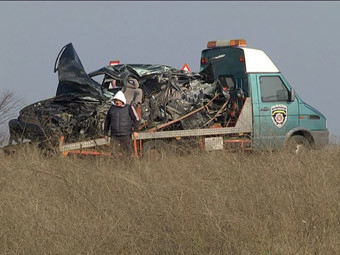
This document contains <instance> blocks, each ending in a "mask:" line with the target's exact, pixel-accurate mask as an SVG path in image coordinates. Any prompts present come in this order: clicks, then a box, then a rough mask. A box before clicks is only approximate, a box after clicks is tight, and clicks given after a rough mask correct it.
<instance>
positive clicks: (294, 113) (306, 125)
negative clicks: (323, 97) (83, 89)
mask: <svg viewBox="0 0 340 255" xmlns="http://www.w3.org/2000/svg"><path fill="white" fill-rule="evenodd" d="M200 74H204V75H205V76H206V78H207V81H208V82H214V81H217V80H218V81H220V82H221V84H222V85H223V87H224V88H225V89H228V91H229V92H230V99H229V100H228V102H227V103H226V104H223V106H222V107H221V109H219V110H218V111H217V112H216V114H215V115H214V116H213V118H211V119H210V120H209V121H208V122H211V121H216V119H217V118H218V117H220V115H221V114H222V112H227V113H228V114H227V115H228V116H226V118H225V120H226V121H225V123H224V124H223V123H214V124H213V125H210V126H209V128H204V125H203V126H202V127H199V128H194V129H185V130H164V129H165V128H166V127H169V126H170V125H172V124H174V123H176V122H179V121H182V120H183V119H185V118H189V117H190V116H193V115H194V114H196V113H197V112H199V111H203V110H205V111H209V104H210V102H208V103H207V104H205V105H204V106H202V107H201V108H199V109H195V110H194V111H193V112H191V113H188V114H186V115H184V116H181V117H180V118H177V119H174V120H172V121H170V122H168V123H164V124H162V125H159V126H156V127H153V128H151V129H149V130H145V131H142V132H139V135H138V137H137V138H136V139H135V140H134V148H135V154H136V156H140V155H142V154H143V151H144V152H145V150H146V149H150V148H154V149H155V148H156V149H157V147H162V146H167V144H168V143H169V142H174V143H183V142H188V143H190V144H192V145H193V144H194V145H195V146H198V147H199V148H201V149H203V150H206V151H213V150H222V149H226V148H230V147H232V148H234V147H235V145H237V146H238V147H240V148H241V149H242V150H247V149H249V150H263V149H279V148H282V147H284V146H291V148H292V149H293V150H294V151H296V152H297V153H299V152H300V151H301V150H303V149H305V148H313V149H319V148H322V147H324V146H326V145H327V144H328V142H329V131H328V129H327V120H326V117H325V116H324V115H323V114H322V113H321V112H319V111H318V110H316V109H315V108H313V107H312V106H310V105H309V104H307V103H305V102H304V101H303V100H302V98H301V97H300V96H299V95H297V93H296V92H295V90H294V88H293V87H292V86H291V85H290V84H289V82H288V81H287V80H286V79H285V77H284V76H283V74H282V73H281V72H280V70H279V69H278V67H277V66H276V65H275V64H274V63H273V61H272V60H271V59H270V58H269V56H268V55H267V54H266V53H265V52H264V51H263V50H260V49H254V48H250V47H247V42H246V40H244V39H235V40H217V41H216V40H215V41H209V42H208V44H207V48H206V49H204V50H203V51H202V53H201V63H200ZM214 99H215V98H213V99H212V100H214ZM102 145H108V142H106V141H105V140H104V138H98V139H92V140H88V141H82V142H76V143H69V144H65V143H63V138H62V139H61V140H60V144H59V150H60V151H61V152H62V153H63V155H68V154H70V153H76V154H86V155H88V154H92V155H110V153H108V152H100V151H98V150H96V149H91V150H89V148H98V147H100V146H102Z"/></svg>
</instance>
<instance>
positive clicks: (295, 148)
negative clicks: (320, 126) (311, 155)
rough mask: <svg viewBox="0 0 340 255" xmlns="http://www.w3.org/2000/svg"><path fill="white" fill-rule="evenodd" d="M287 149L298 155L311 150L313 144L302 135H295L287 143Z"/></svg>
mask: <svg viewBox="0 0 340 255" xmlns="http://www.w3.org/2000/svg"><path fill="white" fill-rule="evenodd" d="M286 149H287V150H288V151H289V152H292V153H294V154H296V155H298V154H301V153H304V152H306V151H310V150H311V144H310V143H309V141H308V140H307V139H306V138H305V137H304V136H302V135H294V136H292V137H291V138H289V140H288V141H287V143H286Z"/></svg>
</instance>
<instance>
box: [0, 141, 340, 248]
mask: <svg viewBox="0 0 340 255" xmlns="http://www.w3.org/2000/svg"><path fill="white" fill-rule="evenodd" d="M0 253H1V254H17V253H19V254H86V253H88V254H340V148H339V147H336V146H335V147H332V148H330V149H327V150H324V151H312V152H310V153H306V154H304V155H300V156H295V155H291V154H288V153H283V152H275V153H263V154H258V153H246V154H239V153H227V152H222V151H219V152H214V153H196V152H195V153H191V154H188V155H185V156H183V155H175V154H173V153H169V155H167V156H166V157H161V155H156V156H155V158H153V159H150V158H144V159H142V160H140V161H122V160H114V159H110V158H72V157H68V158H62V157H58V156H55V157H46V156H44V155H42V154H41V153H40V152H39V151H38V150H36V149H34V148H26V149H22V150H21V151H19V152H18V153H16V154H13V155H10V156H5V157H3V158H1V161H0Z"/></svg>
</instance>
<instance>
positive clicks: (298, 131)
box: [285, 127, 315, 147]
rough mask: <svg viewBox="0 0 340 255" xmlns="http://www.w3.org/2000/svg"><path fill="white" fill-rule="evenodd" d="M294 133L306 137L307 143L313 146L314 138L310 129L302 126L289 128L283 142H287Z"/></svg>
mask: <svg viewBox="0 0 340 255" xmlns="http://www.w3.org/2000/svg"><path fill="white" fill-rule="evenodd" d="M294 135H301V136H303V137H304V138H306V139H307V140H308V142H309V144H310V145H311V146H312V147H314V146H315V141H314V138H313V136H312V134H311V132H310V130H308V129H306V128H303V127H296V128H293V129H291V130H289V131H288V132H287V134H286V140H285V142H287V141H288V140H289V139H290V138H291V137H292V136H294Z"/></svg>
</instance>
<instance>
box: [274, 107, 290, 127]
mask: <svg viewBox="0 0 340 255" xmlns="http://www.w3.org/2000/svg"><path fill="white" fill-rule="evenodd" d="M271 113H272V120H273V122H274V124H275V126H277V127H278V128H282V127H283V126H284V125H285V124H286V122H287V118H288V117H287V106H286V105H272V107H271Z"/></svg>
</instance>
